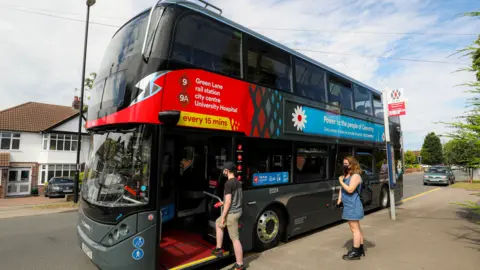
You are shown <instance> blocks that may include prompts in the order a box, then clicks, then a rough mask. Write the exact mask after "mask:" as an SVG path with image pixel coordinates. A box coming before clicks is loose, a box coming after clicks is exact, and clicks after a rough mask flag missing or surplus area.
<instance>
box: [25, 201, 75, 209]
mask: <svg viewBox="0 0 480 270" xmlns="http://www.w3.org/2000/svg"><path fill="white" fill-rule="evenodd" d="M33 208H37V209H58V208H78V203H74V202H65V203H52V204H42V205H35V206H34V207H33Z"/></svg>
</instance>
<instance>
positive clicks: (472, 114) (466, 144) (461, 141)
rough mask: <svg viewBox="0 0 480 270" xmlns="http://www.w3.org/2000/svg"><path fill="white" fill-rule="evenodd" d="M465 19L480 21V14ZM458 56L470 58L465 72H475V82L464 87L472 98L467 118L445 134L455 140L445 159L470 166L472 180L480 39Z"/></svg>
mask: <svg viewBox="0 0 480 270" xmlns="http://www.w3.org/2000/svg"><path fill="white" fill-rule="evenodd" d="M463 15H464V16H469V17H474V18H480V11H475V12H468V13H465V14H463ZM457 53H461V54H462V56H464V57H469V58H470V60H471V64H470V66H469V67H467V68H464V69H462V71H467V72H472V73H473V74H474V75H475V81H473V82H468V83H465V84H463V86H467V87H468V90H467V93H470V94H471V97H470V98H469V99H468V100H467V103H466V109H467V110H466V112H465V114H464V115H462V116H459V117H457V119H458V121H457V122H454V123H447V125H448V126H449V127H452V128H454V131H453V132H450V133H448V134H446V136H448V137H450V138H452V139H453V142H451V143H450V144H448V147H446V148H447V149H446V156H447V159H449V160H452V162H453V161H455V162H461V163H460V164H464V166H467V168H469V173H470V176H473V170H472V169H473V168H478V167H479V165H480V35H479V36H478V37H477V38H476V39H475V40H474V41H473V43H472V44H471V45H470V46H468V47H466V48H464V49H461V50H459V51H458V52H457Z"/></svg>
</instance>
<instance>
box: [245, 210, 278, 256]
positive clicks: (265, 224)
mask: <svg viewBox="0 0 480 270" xmlns="http://www.w3.org/2000/svg"><path fill="white" fill-rule="evenodd" d="M284 229H285V217H284V215H283V212H282V211H280V210H279V209H278V208H276V207H272V208H268V209H266V210H264V211H263V212H262V214H261V215H260V216H259V217H258V219H257V222H256V223H255V231H254V232H253V234H254V235H253V237H254V243H255V249H256V250H257V251H264V250H267V249H271V248H273V247H276V246H277V245H278V243H279V241H280V239H281V238H282V235H283V233H284Z"/></svg>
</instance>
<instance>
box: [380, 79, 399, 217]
mask: <svg viewBox="0 0 480 270" xmlns="http://www.w3.org/2000/svg"><path fill="white" fill-rule="evenodd" d="M382 99H383V120H384V126H385V143H386V146H387V163H388V191H389V195H390V217H391V219H392V220H395V219H396V214H395V193H394V190H393V189H394V187H395V183H394V179H393V178H394V177H395V174H394V168H393V151H392V146H391V143H390V122H389V116H388V88H387V89H385V90H383V92H382Z"/></svg>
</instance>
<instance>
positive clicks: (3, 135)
mask: <svg viewBox="0 0 480 270" xmlns="http://www.w3.org/2000/svg"><path fill="white" fill-rule="evenodd" d="M0 149H1V150H18V149H20V133H16V132H0Z"/></svg>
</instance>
